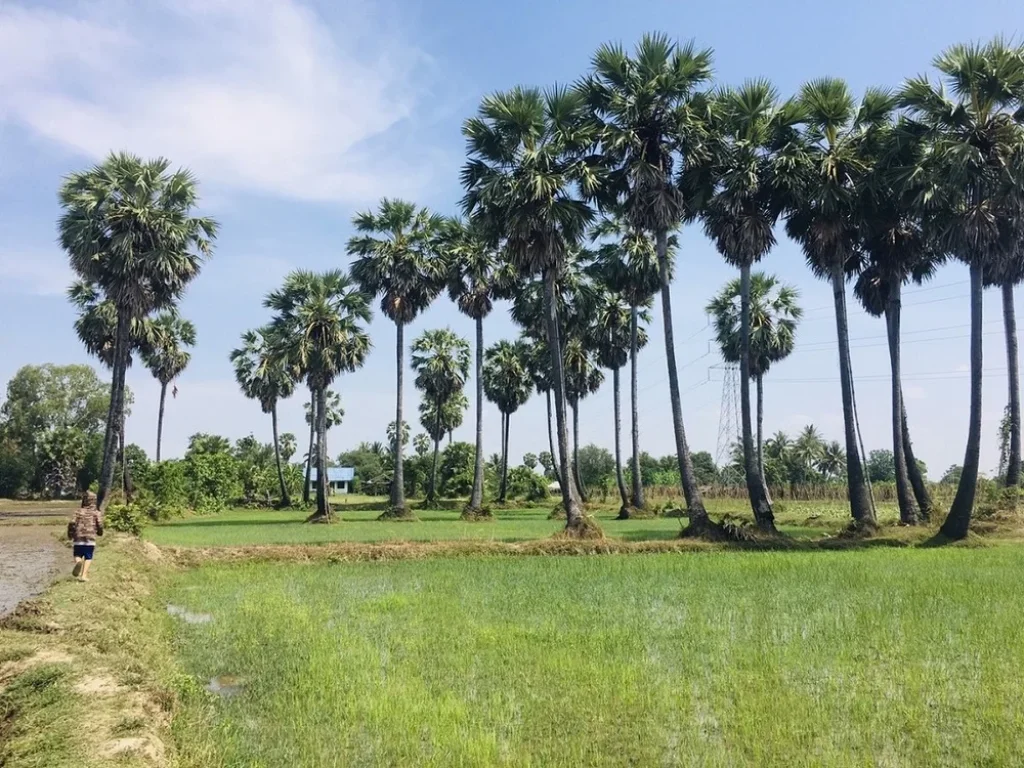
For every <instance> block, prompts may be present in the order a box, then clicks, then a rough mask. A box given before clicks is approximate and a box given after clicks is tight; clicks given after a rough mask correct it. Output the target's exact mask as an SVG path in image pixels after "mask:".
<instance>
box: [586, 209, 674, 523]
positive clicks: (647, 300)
mask: <svg viewBox="0 0 1024 768" xmlns="http://www.w3.org/2000/svg"><path fill="white" fill-rule="evenodd" d="M591 237H593V238H595V239H600V238H603V237H611V238H613V241H612V242H605V243H602V244H601V245H599V247H598V248H597V252H596V257H595V267H596V269H597V270H598V272H599V274H600V275H601V280H602V281H603V282H604V284H605V285H606V286H607V287H608V288H609V289H610V290H612V291H614V292H615V293H617V294H618V295H619V296H621V297H622V298H623V299H624V300H625V301H627V302H628V303H629V309H630V317H629V323H630V326H629V373H630V375H629V380H630V383H629V390H630V414H631V420H630V425H631V443H632V446H631V447H632V456H631V464H630V466H631V469H632V472H631V473H630V474H631V475H632V481H633V487H632V495H631V499H630V505H629V506H630V507H631V508H632V509H633V510H643V509H644V508H645V506H646V505H645V502H644V485H643V482H642V477H641V474H640V414H639V408H640V390H639V386H638V376H637V355H638V354H639V351H640V347H641V346H642V345H641V344H640V339H641V336H643V338H644V340H645V342H644V343H645V344H646V331H644V330H642V329H641V328H640V317H641V313H642V312H643V311H646V309H649V308H650V306H651V300H652V299H653V298H654V296H655V295H657V293H658V291H659V290H660V288H661V272H660V270H659V267H658V254H657V251H656V250H655V248H654V243H653V242H651V238H650V237H649V236H648V235H647V234H646V233H644V232H642V231H641V230H638V229H636V228H634V227H631V226H630V225H629V223H628V222H627V221H626V219H625V218H624V217H623V216H622V214H621V212H618V213H613V214H612V215H611V216H608V217H606V218H605V219H603V220H602V221H601V222H599V223H598V224H597V226H596V227H594V229H593V231H592V232H591ZM676 247H677V241H676V238H675V237H674V236H671V237H669V240H668V249H667V254H666V257H667V259H668V263H669V273H670V276H671V270H672V268H673V264H674V262H675V252H676Z"/></svg>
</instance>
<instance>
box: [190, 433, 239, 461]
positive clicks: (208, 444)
mask: <svg viewBox="0 0 1024 768" xmlns="http://www.w3.org/2000/svg"><path fill="white" fill-rule="evenodd" d="M214 453H231V441H230V440H228V439H227V438H226V437H222V436H220V435H211V434H208V433H206V432H196V433H195V434H194V435H192V436H191V437H189V439H188V448H186V449H185V458H186V459H188V458H191V457H193V456H208V455H211V454H214Z"/></svg>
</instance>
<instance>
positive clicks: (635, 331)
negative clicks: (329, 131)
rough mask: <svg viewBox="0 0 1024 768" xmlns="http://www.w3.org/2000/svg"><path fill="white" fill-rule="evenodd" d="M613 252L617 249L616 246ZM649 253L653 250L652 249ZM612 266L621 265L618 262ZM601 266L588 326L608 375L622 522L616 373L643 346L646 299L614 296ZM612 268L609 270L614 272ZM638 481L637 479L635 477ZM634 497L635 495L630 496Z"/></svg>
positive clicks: (626, 509)
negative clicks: (638, 301) (640, 302)
mask: <svg viewBox="0 0 1024 768" xmlns="http://www.w3.org/2000/svg"><path fill="white" fill-rule="evenodd" d="M613 247H615V249H616V250H618V248H617V247H616V246H613ZM652 250H653V249H652ZM611 263H612V264H621V263H622V262H619V261H618V260H615V261H612V262H611ZM605 264H607V262H605ZM605 264H601V263H598V265H596V269H597V276H598V279H599V280H601V281H602V283H601V285H602V287H603V288H604V290H603V291H600V292H599V294H598V299H597V307H596V311H595V313H594V321H593V326H592V333H593V343H594V346H595V348H596V350H597V360H598V362H599V363H600V364H601V366H602V367H604V368H608V369H610V370H611V372H612V399H613V403H614V408H613V410H614V418H615V480H616V482H617V483H618V486H619V496H620V497H621V500H622V506H621V507H620V508H619V519H620V520H626V519H629V518H630V517H632V516H633V515H634V510H633V509H631V508H630V506H631V504H630V502H631V498H630V496H629V495H628V494H627V492H626V483H625V480H624V479H623V473H622V439H621V432H622V423H621V422H622V416H621V406H620V404H619V400H620V389H621V385H620V382H619V379H620V371H621V369H622V367H623V366H624V365H625V364H626V361H627V360H628V359H629V358H630V357H632V358H633V359H634V361H635V358H636V355H635V351H636V350H638V349H641V348H643V347H645V346H646V345H647V331H646V329H645V328H641V327H639V325H640V322H643V323H644V324H645V325H646V324H647V323H648V322H650V312H649V311H648V307H649V306H650V299H648V300H647V302H646V306H644V305H640V306H636V305H634V304H632V303H631V302H630V301H627V300H626V298H625V297H623V295H622V294H620V293H617V292H616V291H615V290H614V288H613V285H615V284H617V281H616V279H615V278H616V275H615V272H614V271H612V272H611V273H609V272H608V271H606V270H607V267H606V266H605ZM614 269H615V267H612V270H614ZM638 467H639V458H638V460H637V466H636V467H634V469H633V472H634V475H637V474H639V469H638ZM637 480H639V478H637ZM635 484H636V481H634V485H635ZM634 498H635V496H634Z"/></svg>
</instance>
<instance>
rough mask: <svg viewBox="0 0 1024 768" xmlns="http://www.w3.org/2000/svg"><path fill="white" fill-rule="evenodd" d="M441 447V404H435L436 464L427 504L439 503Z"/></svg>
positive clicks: (431, 477) (433, 468) (433, 469)
mask: <svg viewBox="0 0 1024 768" xmlns="http://www.w3.org/2000/svg"><path fill="white" fill-rule="evenodd" d="M440 445H441V403H440V401H438V402H435V403H434V464H433V467H432V468H431V470H430V488H428V489H427V503H428V504H433V503H435V502H436V501H437V455H438V452H439V446H440Z"/></svg>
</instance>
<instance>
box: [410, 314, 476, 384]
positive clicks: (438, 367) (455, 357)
mask: <svg viewBox="0 0 1024 768" xmlns="http://www.w3.org/2000/svg"><path fill="white" fill-rule="evenodd" d="M469 359H470V353H469V344H468V343H467V342H466V340H465V339H463V338H461V337H459V336H458V335H457V334H455V333H454V332H453V331H452V330H451V329H450V328H439V329H436V330H432V331H425V332H424V333H423V334H422V335H421V336H419V337H418V338H417V339H416V340H415V341H414V342H413V345H412V368H413V370H414V371H416V386H417V387H418V388H419V389H420V390H421V391H423V392H424V393H425V394H426V395H427V396H428V397H429V398H430V399H431V400H434V401H435V402H444V401H445V400H447V399H448V398H450V397H451V396H452V395H454V394H455V393H456V392H461V391H462V388H463V387H464V386H465V385H466V379H467V378H469Z"/></svg>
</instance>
